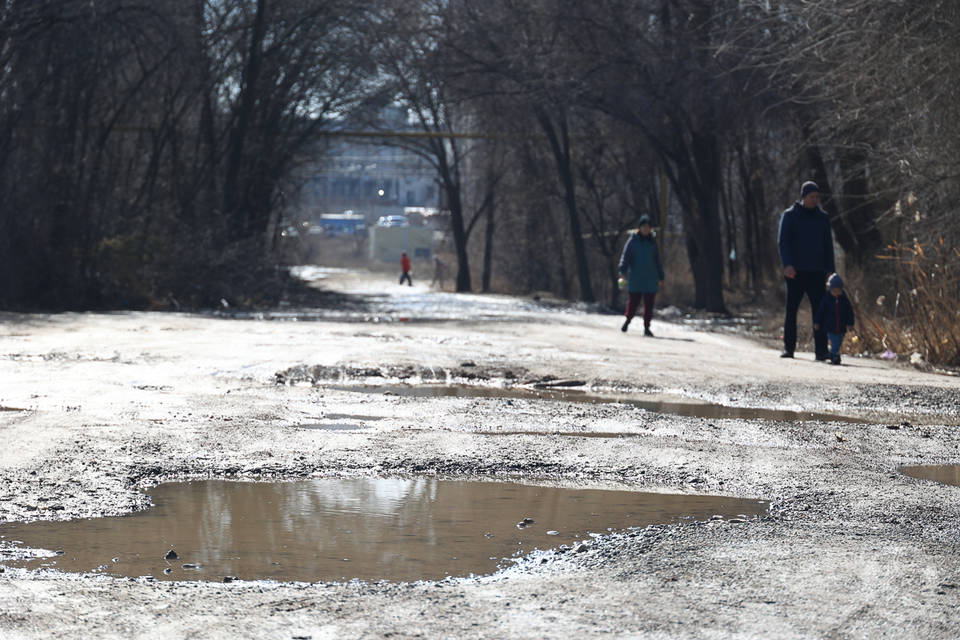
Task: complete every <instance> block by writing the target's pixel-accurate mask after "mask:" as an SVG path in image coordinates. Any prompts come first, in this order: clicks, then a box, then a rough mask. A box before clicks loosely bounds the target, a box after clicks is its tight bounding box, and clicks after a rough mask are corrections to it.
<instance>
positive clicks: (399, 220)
mask: <svg viewBox="0 0 960 640" xmlns="http://www.w3.org/2000/svg"><path fill="white" fill-rule="evenodd" d="M377 226H378V227H409V226H410V221H409V220H407V217H406V216H380V219H379V220H377Z"/></svg>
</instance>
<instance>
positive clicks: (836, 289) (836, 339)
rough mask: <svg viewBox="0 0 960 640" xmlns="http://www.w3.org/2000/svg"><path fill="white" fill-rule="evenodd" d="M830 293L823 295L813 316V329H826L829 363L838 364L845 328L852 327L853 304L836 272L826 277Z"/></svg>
mask: <svg viewBox="0 0 960 640" xmlns="http://www.w3.org/2000/svg"><path fill="white" fill-rule="evenodd" d="M827 289H829V290H830V295H828V296H823V300H821V301H820V307H819V308H818V309H817V314H816V315H815V316H814V317H813V328H814V330H817V331H820V330H823V331H826V332H827V339H828V340H830V364H840V347H841V346H842V345H843V336H844V334H845V333H846V332H847V329H848V328H850V327H853V305H851V304H850V299H849V298H847V294H846V293H844V291H843V280H842V279H841V278H840V276H838V275H837V274H835V273H834V274H832V275H831V276H830V277H829V278H828V279H827Z"/></svg>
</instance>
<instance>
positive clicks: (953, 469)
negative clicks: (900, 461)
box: [900, 464, 960, 487]
mask: <svg viewBox="0 0 960 640" xmlns="http://www.w3.org/2000/svg"><path fill="white" fill-rule="evenodd" d="M900 473H902V474H903V475H905V476H910V477H911V478H919V479H920V480H933V481H934V482H940V483H942V484H952V485H956V486H958V487H960V464H930V465H918V466H911V467H900Z"/></svg>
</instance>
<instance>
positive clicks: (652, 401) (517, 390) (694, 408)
mask: <svg viewBox="0 0 960 640" xmlns="http://www.w3.org/2000/svg"><path fill="white" fill-rule="evenodd" d="M328 388H330V389H336V390H338V391H356V392H360V393H377V394H387V395H396V396H402V397H407V398H503V399H511V400H554V401H559V402H580V403H586V404H626V405H630V406H633V407H640V408H641V409H646V410H647V411H652V412H654V413H668V414H672V415H678V416H684V417H690V418H708V419H713V420H723V419H740V420H770V421H777V422H804V421H819V422H852V423H860V424H866V423H868V422H869V420H866V419H864V418H859V417H854V416H844V415H838V414H833V413H818V412H815V411H786V410H781V409H762V408H755V407H730V406H727V405H722V404H712V403H709V402H700V401H696V400H686V399H684V400H680V399H676V398H666V397H663V396H655V395H646V396H645V395H642V394H628V395H625V394H619V395H615V394H609V395H607V394H592V393H588V392H586V391H582V390H577V389H563V390H560V389H531V388H529V387H484V386H479V385H468V384H464V385H440V384H420V385H406V384H395V385H362V386H361V385H357V386H350V385H330V386H329V387H328ZM577 435H580V434H577Z"/></svg>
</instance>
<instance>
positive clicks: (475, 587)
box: [0, 269, 960, 639]
mask: <svg viewBox="0 0 960 640" xmlns="http://www.w3.org/2000/svg"><path fill="white" fill-rule="evenodd" d="M304 275H305V276H306V277H308V278H311V279H313V280H316V281H322V282H324V283H325V286H327V287H328V288H331V289H338V290H341V291H343V292H346V293H350V294H352V295H354V296H355V297H354V298H353V299H352V300H353V302H352V303H351V304H350V305H347V306H346V307H344V308H343V309H334V310H310V311H304V312H300V311H297V310H292V309H288V310H284V311H283V312H282V313H274V314H265V315H263V316H260V315H256V314H252V315H251V314H235V315H234V316H232V317H231V316H230V312H229V310H227V311H225V315H224V316H223V317H214V316H211V315H189V314H163V313H115V314H59V315H11V314H6V315H0V381H2V386H0V406H2V407H3V408H4V410H3V411H0V435H2V442H3V446H2V447H0V522H7V521H21V520H34V519H47V520H51V519H52V520H63V519H71V518H79V517H92V516H106V515H118V514H123V513H129V512H131V511H132V510H137V509H143V508H146V507H148V504H147V498H146V496H145V494H143V493H142V492H141V491H140V489H142V488H143V487H148V486H152V485H154V484H157V483H159V482H161V481H166V480H170V479H188V478H208V477H213V478H224V477H227V478H244V479H257V480H270V479H297V478H311V477H320V476H350V477H356V476H406V475H437V476H440V477H451V478H465V479H472V478H503V479H510V480H514V481H516V480H520V481H523V482H533V483H540V484H549V485H551V486H558V487H580V488H584V487H590V488H618V489H632V490H647V491H657V492H678V493H696V494H711V495H727V496H734V497H743V498H760V499H764V500H769V501H771V510H770V513H769V515H768V516H766V517H764V518H762V519H757V520H749V521H747V522H739V523H734V522H729V521H725V520H714V521H709V522H695V523H687V524H677V525H670V526H660V527H651V528H648V529H644V530H634V531H630V532H626V533H620V534H611V535H606V536H603V537H600V538H597V539H595V540H593V541H592V542H591V543H590V544H589V545H588V546H587V547H585V550H584V551H583V552H582V553H574V552H561V551H549V552H544V553H538V554H534V555H531V556H529V557H527V558H526V559H525V560H522V561H520V562H518V563H516V564H515V565H513V566H510V567H509V568H506V569H504V570H502V571H500V572H498V573H496V574H494V575H490V576H485V577H480V578H463V579H447V580H443V581H440V582H421V583H373V584H370V583H362V582H351V583H344V584H319V583H318V584H306V583H281V582H263V581H260V582H256V581H252V582H248V581H243V580H240V581H237V582H233V583H230V584H221V583H216V582H178V581H172V582H171V581H167V582H163V581H149V580H145V579H138V580H134V579H125V578H111V577H106V576H99V575H68V574H60V573H55V572H42V571H32V572H31V571H26V570H23V569H19V568H13V567H11V566H9V565H8V566H7V568H6V569H4V570H3V572H2V573H0V636H2V637H4V638H21V637H22V638H41V637H42V638H48V637H78V636H89V637H117V638H121V637H123V638H126V637H135V636H136V637H157V638H160V637H163V638H169V637H209V638H234V637H250V638H262V637H271V638H305V637H311V638H314V639H318V638H341V637H394V638H407V637H457V638H459V637H466V638H488V637H523V638H527V637H530V638H541V637H564V638H565V637H578V636H594V635H601V634H616V635H619V636H635V637H641V636H642V637H671V638H672V637H708V638H724V637H744V636H764V637H784V638H791V637H797V638H800V637H836V638H845V637H876V636H879V635H882V634H886V635H889V636H890V637H905V636H915V637H934V638H953V637H956V634H957V632H956V629H957V625H958V623H960V608H958V605H960V487H951V486H945V485H938V484H935V483H931V482H927V481H922V480H914V479H911V478H907V477H905V476H903V475H901V474H899V473H898V471H897V470H898V467H899V466H901V465H904V464H934V463H954V464H955V463H958V462H960V430H958V427H956V426H952V425H957V424H960V407H958V391H960V380H958V379H955V378H949V377H944V376H936V375H931V374H926V373H922V372H919V371H916V370H914V369H910V368H906V367H903V366H897V365H891V364H889V363H885V362H880V361H876V360H865V359H849V360H846V361H845V362H844V366H842V367H830V366H825V365H823V364H819V363H815V362H813V361H812V360H813V358H812V355H811V354H799V355H798V358H797V359H796V360H794V361H783V360H780V359H778V358H777V357H776V356H777V353H776V352H774V351H771V350H769V349H765V348H762V347H760V346H758V345H757V344H756V343H754V342H752V341H750V340H747V339H745V338H740V337H736V336H729V335H720V334H716V333H700V332H696V331H694V330H693V329H691V328H688V327H685V326H682V325H679V324H668V323H665V322H656V323H655V325H654V330H655V332H656V334H657V336H658V337H657V338H656V339H645V338H643V337H641V336H640V335H639V334H638V333H636V332H634V331H631V332H630V333H627V334H622V333H621V332H620V331H619V325H620V320H619V319H618V318H617V317H615V316H609V315H601V314H598V313H593V312H591V311H590V310H589V309H580V308H577V307H569V306H563V305H551V304H546V303H536V302H532V301H518V300H513V299H508V298H499V297H494V296H460V297H457V296H452V295H450V294H442V293H433V292H430V291H428V290H427V289H425V288H422V287H420V286H418V287H413V288H409V287H402V288H401V287H397V286H396V284H395V282H393V281H392V280H386V279H378V278H377V277H376V276H372V275H369V274H360V275H358V274H350V273H342V272H337V271H335V270H318V269H312V270H306V271H305V272H304ZM278 374H280V375H279V376H278ZM556 380H573V381H583V382H585V383H587V387H588V388H590V389H591V390H593V391H596V392H597V393H605V392H606V393H610V392H618V393H623V392H627V391H633V392H645V393H649V394H657V395H658V396H661V397H663V396H667V397H671V398H686V399H696V400H705V401H710V402H715V403H719V404H724V405H730V406H740V407H761V408H779V409H790V410H797V411H822V412H832V413H838V414H845V415H849V416H856V417H859V418H863V419H866V420H867V421H866V422H863V423H852V422H820V421H799V422H798V421H771V420H760V419H716V418H699V417H683V416H678V415H672V414H669V413H657V412H652V411H647V410H644V409H643V408H640V407H637V406H632V405H628V404H616V403H609V404H603V403H598V404H586V403H578V402H557V401H553V400H550V401H545V400H537V399H522V398H516V399H510V400H504V399H502V398H497V397H435V398H418V397H405V396H404V395H402V394H401V395H392V394H384V393H356V392H354V391H350V390H345V389H343V388H342V387H344V386H348V387H349V386H350V385H360V384H366V383H372V384H381V385H382V384H412V385H417V384H421V383H422V382H424V381H427V382H435V383H436V382H443V383H464V384H472V385H485V386H492V387H504V386H508V387H513V386H521V385H525V386H526V387H530V386H532V385H533V384H535V383H538V382H539V383H544V382H547V383H549V382H550V381H556ZM343 415H351V416H367V417H368V418H369V421H368V422H367V423H365V424H364V428H363V429H361V430H358V431H344V432H341V431H336V430H324V429H317V428H306V427H307V426H316V425H318V424H319V425H323V424H324V423H325V422H336V421H337V420H338V419H339V418H337V417H336V416H343ZM497 431H502V432H518V431H521V432H523V433H514V434H513V435H502V436H497V437H491V436H490V435H487V434H489V433H490V432H497ZM571 432H603V433H619V434H624V435H629V436H630V437H623V438H588V437H576V436H571V435H561V434H569V433H571ZM541 434H542V435H541ZM521 515H522V514H521ZM0 533H2V532H0ZM15 548H16V546H15V545H12V544H11V541H10V540H6V539H0V554H5V555H6V556H7V557H8V558H9V557H11V556H12V555H13V554H14V553H15V551H14V549H15Z"/></svg>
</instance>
